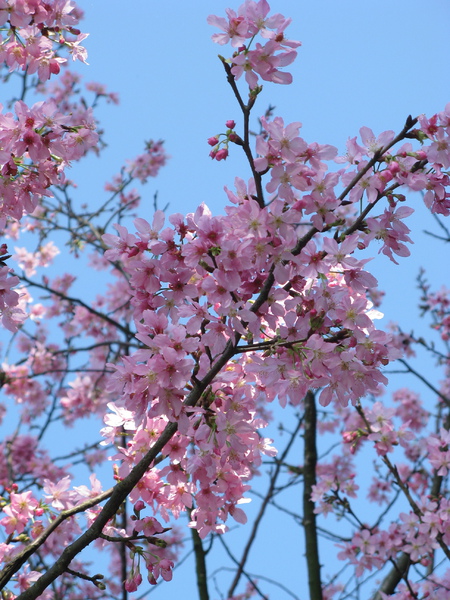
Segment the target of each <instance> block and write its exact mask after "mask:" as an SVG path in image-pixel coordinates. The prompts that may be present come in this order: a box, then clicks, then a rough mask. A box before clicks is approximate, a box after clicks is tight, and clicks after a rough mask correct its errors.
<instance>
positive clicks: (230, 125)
mask: <svg viewBox="0 0 450 600" xmlns="http://www.w3.org/2000/svg"><path fill="white" fill-rule="evenodd" d="M225 125H226V127H228V129H234V128H235V127H236V123H235V122H234V121H233V120H230V121H227V122H226V123H225Z"/></svg>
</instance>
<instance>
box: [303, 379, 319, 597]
mask: <svg viewBox="0 0 450 600" xmlns="http://www.w3.org/2000/svg"><path fill="white" fill-rule="evenodd" d="M304 402H305V419H304V424H305V434H304V441H305V448H304V465H303V481H304V487H303V515H304V516H303V527H304V529H305V553H306V564H307V568H308V584H309V598H310V600H322V597H323V596H322V581H321V577H320V568H321V565H320V560H319V545H318V538H317V527H316V514H315V512H314V502H313V501H312V500H311V494H312V488H313V486H314V485H316V464H317V447H316V425H317V412H316V399H315V397H314V394H313V393H312V392H311V390H310V391H308V392H307V394H306V396H305V401H304Z"/></svg>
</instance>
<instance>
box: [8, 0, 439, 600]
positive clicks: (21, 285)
mask: <svg viewBox="0 0 450 600" xmlns="http://www.w3.org/2000/svg"><path fill="white" fill-rule="evenodd" d="M81 19H82V11H81V9H80V8H78V6H75V3H74V2H72V1H71V0H49V1H48V2H43V1H41V0H2V1H0V26H1V31H2V44H1V53H2V54H1V61H2V69H3V72H2V76H3V81H4V84H5V86H6V85H8V86H9V85H13V84H14V83H15V82H20V86H19V88H20V91H19V93H17V94H16V95H15V96H14V97H13V98H12V99H11V102H10V104H8V105H6V106H5V107H4V108H3V111H2V113H1V115H0V165H1V178H0V186H1V204H0V213H1V214H0V225H1V227H2V232H3V238H2V246H1V249H0V250H1V259H0V260H1V262H2V265H1V268H0V278H1V290H2V293H1V296H0V297H1V304H0V312H1V321H2V325H3V328H4V329H5V333H7V334H8V342H7V344H5V346H4V348H3V350H2V367H1V372H0V375H1V378H0V381H1V387H2V392H3V400H2V403H1V404H0V417H1V419H2V421H3V426H4V429H5V431H6V432H7V433H6V434H5V436H4V439H3V440H2V441H1V443H0V447H1V456H2V461H1V462H0V486H1V491H0V494H1V505H0V507H1V512H0V528H1V531H2V537H1V538H0V566H1V569H2V570H1V572H0V589H1V590H2V597H3V598H8V599H9V598H20V599H21V600H25V599H31V598H38V597H41V598H48V599H53V598H55V599H56V598H63V597H64V598H69V599H70V600H78V599H81V598H92V599H95V600H97V599H101V598H118V597H119V596H120V597H122V598H123V599H124V600H125V599H126V598H128V595H129V594H133V593H134V592H135V593H136V594H135V595H134V596H133V597H136V598H139V597H141V598H143V597H146V596H147V595H148V594H149V593H151V591H152V590H154V589H155V587H152V586H159V585H160V584H162V585H163V588H162V589H163V592H162V593H164V594H166V595H170V593H171V592H170V585H171V583H168V582H170V580H171V579H172V578H176V577H177V572H176V569H177V567H178V565H180V564H182V562H183V560H184V558H185V556H186V554H188V553H189V552H192V553H193V555H194V557H195V579H196V585H197V591H195V590H191V591H190V592H189V593H190V595H191V596H194V595H195V594H197V595H198V597H199V598H200V599H201V600H206V599H208V598H212V597H214V596H220V597H221V598H227V599H228V600H232V599H233V600H237V599H241V600H244V599H246V598H252V597H256V598H257V597H260V598H268V597H269V591H268V589H270V590H271V591H270V597H291V598H303V597H306V596H307V595H308V594H309V597H310V598H311V600H318V599H322V598H326V599H338V598H348V597H350V598H357V597H358V598H359V597H361V596H364V597H367V598H374V599H375V598H376V599H377V600H381V599H385V598H387V597H390V596H392V597H395V598H397V599H399V600H406V599H410V598H417V599H419V598H428V597H429V598H438V599H444V598H448V597H449V589H450V570H449V569H448V568H447V559H448V558H449V557H450V549H449V544H450V516H449V515H450V502H449V500H448V498H447V491H448V490H447V486H448V470H449V468H450V450H449V445H450V434H449V429H450V421H449V419H450V413H449V398H450V391H449V390H448V377H447V375H448V354H449V349H448V341H449V337H450V316H449V315H450V308H449V306H450V295H449V294H450V292H449V291H448V290H447V289H446V288H439V285H440V283H441V282H438V284H437V287H435V286H434V283H433V285H431V284H430V283H429V282H428V281H427V278H426V274H424V273H421V274H420V275H419V278H418V284H419V288H420V294H421V298H420V310H421V311H422V316H423V318H424V319H426V320H428V322H429V324H430V325H431V330H430V335H429V336H428V338H426V336H425V337H424V336H415V335H414V333H413V331H409V330H408V331H403V330H401V329H400V328H399V327H398V326H392V327H391V328H390V329H389V330H387V331H385V330H383V329H381V328H379V327H377V326H376V321H377V319H379V318H380V317H381V316H382V314H381V310H382V296H383V293H382V291H381V290H380V289H379V287H378V282H377V279H376V277H375V276H374V275H373V273H371V272H370V260H371V259H372V258H373V257H374V256H375V255H377V254H380V255H381V256H380V257H379V259H381V260H384V261H391V262H392V263H395V264H396V265H397V268H398V269H401V268H402V264H403V262H404V261H407V260H408V256H409V255H410V249H409V247H410V244H411V243H412V242H413V241H414V232H412V231H410V228H409V227H408V219H409V217H410V216H411V214H412V213H413V207H412V204H413V203H412V202H411V201H410V198H411V197H414V199H415V202H416V201H417V197H418V196H419V197H420V196H422V199H423V203H424V206H425V207H426V209H427V210H429V211H430V212H431V213H432V214H433V215H434V216H435V219H436V224H437V228H438V229H437V233H434V234H433V235H435V236H436V237H440V238H441V239H442V241H443V242H448V241H449V240H450V232H449V230H448V229H447V225H446V223H445V217H447V216H448V215H449V213H450V194H449V191H448V190H449V173H448V170H449V167H450V145H449V139H450V137H449V134H450V104H448V105H447V106H446V107H443V109H442V111H441V112H439V113H437V114H434V115H430V116H425V115H420V116H414V117H413V116H407V115H405V121H404V123H403V125H402V127H401V128H399V130H398V131H393V130H392V131H391V130H389V131H384V132H381V133H379V132H376V133H374V132H373V131H372V130H371V129H370V128H369V127H368V126H362V127H361V129H360V131H359V136H356V137H350V138H349V139H348V141H347V143H346V147H345V149H341V150H338V149H337V148H335V147H334V146H332V145H328V144H322V143H318V142H315V141H308V140H306V139H304V138H303V137H302V134H301V127H302V125H301V123H300V122H299V121H295V122H292V123H289V122H287V121H285V119H284V118H283V117H282V116H281V115H279V114H277V113H276V112H275V109H274V108H273V107H272V106H271V105H270V104H269V102H270V97H268V98H267V99H264V96H265V95H266V93H267V92H266V88H267V90H270V84H278V85H282V86H289V84H290V83H291V82H292V75H291V74H290V73H289V71H288V70H286V68H289V65H291V64H292V63H293V61H294V60H295V59H296V58H297V54H298V51H299V48H300V46H301V44H300V42H299V41H296V40H293V39H291V38H290V33H289V26H290V24H291V20H290V18H288V17H286V16H284V15H282V14H280V13H274V12H271V9H270V7H269V4H268V3H267V1H266V0H258V1H254V0H245V2H244V3H243V4H242V5H241V6H239V7H237V8H235V9H232V8H230V9H227V11H226V14H225V15H210V16H209V17H208V23H209V24H210V25H211V26H212V27H213V28H214V29H213V31H214V33H213V35H212V40H213V42H215V43H216V44H218V45H219V47H220V56H219V61H218V68H220V69H222V71H223V75H224V80H225V81H226V82H227V85H228V87H229V91H230V106H232V102H234V103H235V104H234V107H233V109H232V111H233V112H237V111H239V113H240V120H241V121H242V126H238V125H237V118H236V119H228V116H227V117H225V118H224V119H223V121H224V124H223V130H222V132H220V133H217V132H214V131H212V132H211V136H210V137H209V139H208V140H207V143H206V142H205V152H209V153H210V156H211V159H212V160H213V161H214V163H215V162H217V161H219V162H220V161H224V160H225V159H227V157H228V156H229V155H230V154H233V155H238V156H240V157H241V160H242V172H240V173H239V174H237V176H236V179H235V180H234V184H233V185H231V184H228V186H227V187H226V188H225V198H226V200H227V202H226V205H225V206H224V211H223V214H221V215H217V216H215V215H213V214H212V212H211V210H210V208H209V207H208V205H207V203H205V202H203V203H200V204H199V205H198V206H197V207H192V209H193V212H188V213H187V214H180V213H175V214H170V211H169V210H168V209H167V207H166V208H163V209H161V207H160V206H159V204H158V198H157V196H156V195H155V196H154V199H153V203H154V211H153V214H152V215H149V214H148V210H147V209H146V210H143V208H142V205H141V195H140V193H139V192H138V191H137V190H136V189H135V187H133V186H135V185H136V184H137V183H138V182H140V183H145V182H147V181H148V180H149V179H152V178H154V177H156V176H157V175H158V172H159V170H160V169H161V168H163V167H164V165H165V163H166V161H167V160H168V158H169V157H168V155H167V153H166V151H165V147H164V143H163V142H162V141H160V140H159V141H158V140H150V141H147V142H146V144H145V148H144V151H143V152H142V153H141V154H139V155H138V156H137V157H136V158H134V159H132V160H130V161H128V162H127V163H126V164H125V165H124V166H123V167H122V169H121V170H120V172H119V173H118V174H116V175H113V176H112V177H111V179H110V181H109V182H108V183H107V184H106V186H105V197H104V198H103V199H102V200H101V201H100V202H95V203H92V204H91V202H88V203H86V202H81V203H80V201H79V198H77V191H76V184H75V182H74V181H72V180H71V179H70V171H69V170H68V168H69V167H70V166H71V164H73V163H74V162H77V161H82V160H83V158H84V157H85V156H86V155H87V154H88V153H92V152H95V153H97V154H99V156H101V153H102V150H103V148H104V141H103V133H102V130H101V128H100V125H99V122H98V120H97V108H98V106H99V105H101V103H102V102H110V103H116V102H117V97H116V96H115V94H114V93H111V92H109V91H108V90H107V89H106V88H105V87H104V86H103V85H101V84H98V83H95V84H87V85H84V84H82V80H81V77H80V75H79V74H77V73H75V72H73V71H71V70H70V69H69V68H68V66H67V64H68V58H69V57H70V56H71V57H72V58H73V59H74V60H81V61H82V62H86V58H87V54H86V51H85V49H84V48H83V46H82V45H81V43H82V42H83V40H84V39H85V38H86V37H87V34H86V33H82V32H81V30H80V29H79V28H78V27H79V26H80V27H81V25H80V20H81ZM263 85H264V86H265V87H264V89H263ZM8 89H10V88H8ZM288 89H289V88H287V90H286V93H288ZM14 93H16V92H14ZM267 107H268V108H267ZM227 119H228V120H227ZM208 145H209V149H208ZM421 201H422V200H421ZM169 208H170V207H169ZM19 244H22V245H19ZM13 247H14V249H13ZM62 252H64V253H66V254H67V261H68V264H72V262H73V264H75V265H76V264H77V263H76V261H79V264H80V265H82V266H81V267H77V266H75V267H73V268H69V269H68V272H64V273H58V274H56V275H55V274H54V271H53V270H52V266H51V265H52V262H53V260H54V259H55V257H56V256H57V255H58V254H59V253H62ZM42 269H47V270H46V271H42ZM83 270H89V271H90V272H92V271H94V270H95V271H96V272H97V273H98V281H99V288H101V291H98V293H97V295H96V297H95V298H92V297H91V294H90V290H88V289H85V288H86V286H85V285H83V278H82V277H83V276H82V271H83ZM74 272H80V275H78V276H75V275H74V274H73V273H74ZM42 273H46V274H44V275H43V274H42ZM80 281H81V286H80V285H78V284H79V283H80ZM419 350H420V351H421V352H425V353H427V354H429V355H430V356H431V358H432V360H434V361H435V362H436V364H437V365H438V366H439V373H440V375H439V377H440V378H442V380H441V381H435V380H432V379H431V378H428V377H426V376H425V375H424V374H423V373H422V372H421V371H420V368H416V366H415V363H414V362H413V359H414V356H415V353H416V352H417V351H419ZM395 370H402V371H403V372H405V373H408V374H409V375H410V377H411V379H410V380H409V381H411V382H414V380H417V381H419V380H420V381H421V382H422V384H423V385H424V386H425V389H426V390H427V393H428V397H427V401H426V402H422V399H421V397H420V395H419V393H418V392H417V391H416V390H415V388H414V384H413V387H412V388H411V389H410V388H407V387H405V386H403V387H401V388H400V389H397V390H396V391H395V392H394V393H392V394H387V393H386V390H385V386H386V385H387V383H388V379H387V374H388V371H391V372H392V371H395ZM277 406H279V407H281V408H282V409H283V412H282V413H280V411H279V410H278V408H277V409H275V407H277ZM275 410H276V414H277V416H276V417H274V413H275ZM279 414H282V415H285V416H283V417H282V421H281V424H280V425H279V427H278V435H277V439H272V437H270V436H269V435H267V434H266V433H265V429H266V428H268V427H269V428H270V430H271V431H273V432H274V434H273V435H274V437H275V433H276V427H274V421H275V422H276V420H277V419H278V415H279ZM93 417H96V423H97V425H96V429H95V431H96V432H98V433H95V434H94V435H93V437H92V438H89V440H88V441H87V442H86V443H84V442H82V443H81V444H76V445H75V446H74V447H73V450H72V451H71V452H70V453H69V454H66V455H62V456H61V455H56V456H55V453H54V449H53V447H52V444H51V440H52V439H53V440H54V439H55V437H56V436H58V435H59V436H64V434H65V431H66V430H67V429H68V428H74V427H79V428H80V430H83V428H84V427H86V425H85V424H86V423H87V422H89V423H92V420H93V419H92V418H93ZM79 465H84V466H85V467H87V471H86V470H80V469H79ZM367 465H370V474H369V475H368V471H369V469H368V468H367ZM299 490H301V491H299ZM293 498H294V500H293ZM300 498H302V501H300ZM250 500H252V504H253V505H255V506H256V508H255V509H253V511H252V510H251V509H250V507H249V506H248V503H249V501H250ZM368 507H370V508H368ZM271 511H277V512H279V514H282V515H283V518H285V519H288V520H289V522H290V524H291V528H292V529H293V530H294V531H295V532H296V535H298V536H299V537H301V539H302V541H303V543H304V550H303V552H304V556H305V569H306V571H305V573H306V577H305V584H304V585H301V586H299V588H298V589H296V590H293V589H291V588H290V587H289V586H287V585H285V583H284V582H283V580H282V579H280V578H279V577H277V574H276V573H274V574H270V575H268V574H267V573H264V572H263V573H254V572H253V571H252V570H250V569H249V568H248V564H249V557H250V555H251V554H252V553H253V552H254V551H255V547H257V546H258V543H259V541H260V539H261V536H262V535H264V534H263V533H262V530H264V525H266V528H268V531H269V532H270V528H271V523H270V518H269V517H268V516H267V515H270V512H271ZM249 515H251V518H250V519H249ZM236 533H238V536H239V539H238V543H236V535H235V534H236ZM233 536H235V537H234V538H233ZM269 538H270V534H269ZM283 550H285V549H283ZM95 553H97V554H98V555H101V556H102V558H103V559H104V557H105V556H107V557H108V560H107V561H105V560H103V561H102V566H101V569H100V570H99V569H98V567H97V564H98V562H97V560H96V559H95V558H93V557H94V556H95V555H96V554H95ZM216 553H218V554H217V555H218V556H219V558H214V557H215V556H216ZM286 554H289V553H286ZM225 558H226V561H227V564H229V565H230V567H226V566H225V563H224V560H225ZM288 558H289V557H288V556H285V554H283V560H288ZM295 565H296V566H295V569H298V566H297V565H298V556H296V557H295ZM226 569H228V570H226ZM224 573H225V575H226V576H227V577H228V579H227V583H226V584H225V587H222V586H223V584H221V585H220V586H217V585H215V582H216V576H218V574H220V577H221V579H220V580H221V582H223V581H225V579H224V578H223V575H224ZM306 580H307V582H308V583H307V584H306ZM268 586H269V587H268ZM217 588H218V589H217ZM275 595H276V596H275Z"/></svg>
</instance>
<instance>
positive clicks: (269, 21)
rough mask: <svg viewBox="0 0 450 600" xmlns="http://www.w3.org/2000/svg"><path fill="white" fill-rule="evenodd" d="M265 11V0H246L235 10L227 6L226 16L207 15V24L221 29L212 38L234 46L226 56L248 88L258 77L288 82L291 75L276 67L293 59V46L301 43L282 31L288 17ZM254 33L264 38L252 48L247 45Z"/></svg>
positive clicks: (236, 74)
mask: <svg viewBox="0 0 450 600" xmlns="http://www.w3.org/2000/svg"><path fill="white" fill-rule="evenodd" d="M269 11H270V6H269V3H268V2H267V0H259V1H258V2H255V1H254V0H246V1H245V2H244V3H243V4H241V6H240V7H239V8H238V11H237V12H235V11H234V10H232V9H227V10H226V13H227V19H226V18H224V17H218V16H215V15H210V16H209V17H208V23H209V24H210V25H213V26H214V27H218V28H219V29H221V30H222V31H223V32H224V33H216V34H214V35H213V36H212V39H213V41H214V42H216V43H217V44H220V45H225V44H227V43H231V46H232V47H233V48H235V49H236V50H235V52H234V54H233V56H232V57H231V58H230V59H228V60H227V62H228V63H229V64H230V65H231V73H232V74H233V75H234V77H235V78H236V79H239V78H240V77H241V76H242V75H244V74H245V80H246V82H247V83H248V85H249V87H250V88H251V89H252V90H254V89H255V88H257V85H258V80H259V78H260V77H261V79H263V80H264V81H271V82H273V83H282V84H289V83H291V82H292V75H291V74H290V73H286V72H284V71H280V67H286V66H288V65H290V64H291V63H292V62H293V61H294V60H295V58H296V56H297V52H296V51H295V50H294V48H298V47H299V46H300V45H301V44H300V42H296V41H293V40H289V39H287V38H286V37H285V35H284V32H285V29H286V27H287V26H288V25H289V24H290V22H291V19H287V18H286V17H283V15H281V14H275V15H271V16H269ZM258 34H259V35H260V36H261V37H262V38H263V39H264V40H267V41H265V43H264V44H261V43H259V42H256V44H255V46H254V49H251V44H252V43H253V41H254V39H255V37H256V36H257V35H258ZM247 40H248V41H247Z"/></svg>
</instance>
